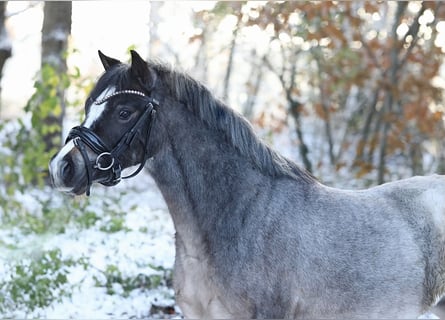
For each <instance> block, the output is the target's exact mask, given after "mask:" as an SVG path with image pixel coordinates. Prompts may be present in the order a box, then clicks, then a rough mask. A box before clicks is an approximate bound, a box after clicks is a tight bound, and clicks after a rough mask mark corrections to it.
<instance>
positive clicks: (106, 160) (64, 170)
mask: <svg viewBox="0 0 445 320" xmlns="http://www.w3.org/2000/svg"><path fill="white" fill-rule="evenodd" d="M75 132H76V130H74V133H75ZM81 136H82V135H81ZM86 141H90V140H88V138H87V139H86ZM120 171H121V170H120V164H119V163H118V161H117V160H116V159H115V158H114V157H113V156H112V155H111V154H110V153H109V152H107V151H104V150H103V149H102V151H101V152H100V153H99V154H97V153H96V150H93V149H92V148H91V147H90V146H89V143H88V142H85V138H83V139H82V138H81V137H79V136H69V138H68V139H67V142H66V144H65V146H64V147H63V148H62V149H61V150H60V151H59V153H58V154H56V155H55V156H54V157H53V159H52V160H51V161H50V164H49V172H50V178H51V181H52V183H53V186H54V187H55V188H56V189H58V190H60V191H62V192H66V193H69V194H73V195H80V194H83V193H86V195H89V194H90V188H91V185H92V184H93V182H99V183H102V184H104V185H106V186H112V185H115V184H117V183H118V182H119V181H120Z"/></svg>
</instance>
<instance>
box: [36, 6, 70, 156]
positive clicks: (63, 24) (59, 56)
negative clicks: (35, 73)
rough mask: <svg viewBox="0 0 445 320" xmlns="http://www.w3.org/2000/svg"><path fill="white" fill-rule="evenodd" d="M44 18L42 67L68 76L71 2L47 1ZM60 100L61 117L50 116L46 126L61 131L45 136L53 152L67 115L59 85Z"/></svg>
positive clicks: (62, 90) (63, 96)
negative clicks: (56, 127)
mask: <svg viewBox="0 0 445 320" xmlns="http://www.w3.org/2000/svg"><path fill="white" fill-rule="evenodd" d="M43 11H44V17H43V27H42V52H41V66H42V67H43V66H45V65H50V66H52V67H53V68H54V69H55V71H56V73H57V74H59V75H63V74H66V72H67V65H66V54H67V49H68V37H69V35H70V34H71V12H72V3H71V1H46V2H45V4H44V9H43ZM57 96H58V100H59V102H60V104H61V108H62V112H61V113H59V115H57V116H56V115H49V116H48V117H47V118H46V119H45V125H48V126H52V125H57V126H58V127H59V128H60V130H58V131H54V132H50V133H48V134H46V135H45V136H44V141H45V144H46V150H48V151H49V150H52V149H53V148H57V147H58V145H60V141H61V138H62V137H61V132H62V122H63V118H64V115H65V95H64V88H63V87H61V86H60V85H59V88H58V90H57Z"/></svg>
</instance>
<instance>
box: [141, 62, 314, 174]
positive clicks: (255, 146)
mask: <svg viewBox="0 0 445 320" xmlns="http://www.w3.org/2000/svg"><path fill="white" fill-rule="evenodd" d="M149 66H150V67H151V68H153V69H154V70H155V71H156V74H157V75H158V77H159V79H158V80H157V81H162V82H163V83H164V85H165V87H167V88H170V90H171V92H169V93H170V94H171V95H173V96H174V97H175V98H176V99H177V100H178V101H181V102H183V103H184V104H185V105H186V107H187V108H188V109H189V110H190V111H191V112H192V113H193V114H195V115H196V116H197V117H199V119H201V120H202V121H203V122H204V123H205V124H207V125H208V126H209V127H210V128H214V129H215V128H216V129H217V130H219V131H221V132H223V133H224V134H225V135H226V138H227V140H228V141H229V142H230V143H231V144H232V145H233V146H234V147H235V149H237V150H238V151H239V152H240V153H241V154H242V155H243V156H246V157H248V158H249V159H250V160H251V161H252V162H253V163H254V164H255V166H256V167H257V168H258V169H260V170H262V171H263V172H265V173H268V174H269V175H272V176H288V177H292V178H294V179H298V180H301V179H302V180H304V181H306V182H313V181H315V178H314V177H313V176H312V175H311V174H309V173H308V172H307V171H305V170H303V169H301V168H299V167H298V166H297V164H295V163H294V162H292V161H290V160H288V159H286V158H284V157H283V156H281V155H279V154H278V153H276V152H275V151H273V150H272V149H271V148H269V147H268V146H267V145H266V144H265V143H264V142H262V141H261V140H260V139H259V138H258V137H257V136H256V135H255V133H254V131H253V128H252V126H251V125H250V123H249V122H248V121H247V120H246V119H245V118H243V117H242V116H240V115H239V114H238V113H237V112H235V111H234V110H233V109H231V108H229V107H227V106H226V105H225V104H224V103H223V102H222V101H220V100H219V99H217V98H215V97H214V96H213V94H212V93H211V92H210V91H209V90H208V89H207V88H206V87H205V86H204V85H203V84H201V83H200V82H198V81H196V80H195V79H193V78H191V77H190V76H188V75H187V74H185V73H183V72H180V71H177V70H174V69H172V68H171V67H169V66H167V65H165V64H161V63H157V62H149Z"/></svg>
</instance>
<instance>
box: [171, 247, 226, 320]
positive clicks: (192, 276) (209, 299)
mask: <svg viewBox="0 0 445 320" xmlns="http://www.w3.org/2000/svg"><path fill="white" fill-rule="evenodd" d="M187 249H188V250H186V247H185V246H184V245H183V244H182V243H180V244H179V245H178V241H177V246H176V260H175V276H174V279H175V283H174V286H175V293H176V301H177V303H178V305H179V306H180V308H181V310H182V312H183V313H184V315H185V316H186V317H187V318H230V317H233V314H232V312H230V311H229V310H228V309H227V307H226V306H225V304H224V302H223V300H222V297H223V296H224V295H222V294H221V292H220V290H219V289H218V285H217V284H216V283H215V280H214V277H212V271H211V269H210V267H209V264H208V261H207V257H206V256H205V255H204V254H203V252H202V250H200V248H197V247H193V248H187Z"/></svg>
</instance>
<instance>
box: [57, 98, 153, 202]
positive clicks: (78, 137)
mask: <svg viewBox="0 0 445 320" xmlns="http://www.w3.org/2000/svg"><path fill="white" fill-rule="evenodd" d="M121 94H132V95H138V96H141V97H144V98H145V99H146V100H147V102H146V103H145V106H144V108H145V110H144V112H143V113H142V115H141V116H140V118H139V119H138V121H137V122H136V123H135V124H134V125H133V127H131V128H130V129H129V130H128V131H127V132H126V133H125V134H124V135H123V136H122V137H121V138H120V140H119V141H118V143H117V144H116V145H115V146H114V147H113V148H110V147H109V146H107V145H106V144H105V143H104V142H103V140H102V139H101V138H100V137H99V136H98V135H97V134H95V133H94V132H93V131H92V130H90V129H89V128H86V127H82V126H76V127H74V128H72V129H71V130H70V132H69V134H68V137H67V139H66V141H65V143H67V142H68V141H70V140H73V143H74V146H75V147H76V148H77V149H78V150H79V151H80V154H81V155H82V158H83V160H84V163H85V169H86V173H87V189H86V192H85V193H86V195H87V196H89V195H90V188H91V185H92V184H93V170H99V171H108V172H109V174H108V177H107V178H106V179H104V180H101V181H99V183H100V184H103V185H105V186H114V185H116V184H118V183H119V182H120V181H121V179H128V178H132V177H134V176H136V175H137V174H138V173H139V172H141V170H142V168H143V167H144V165H145V163H146V162H147V160H148V142H149V139H150V133H151V128H152V126H153V121H154V118H155V114H156V110H155V107H158V106H159V102H158V101H157V100H156V99H153V98H151V97H149V96H147V95H146V94H144V93H143V92H140V91H136V90H121V91H116V92H114V93H112V94H109V95H108V96H105V97H104V98H102V99H100V100H96V101H94V102H93V103H94V104H96V105H100V104H102V103H104V102H106V101H107V100H109V99H111V98H113V97H115V96H117V95H121ZM147 119H148V125H147V131H146V134H145V141H144V156H143V158H142V160H141V163H140V164H139V167H138V168H137V169H136V171H134V172H133V173H132V174H130V175H128V176H125V177H122V176H121V173H122V167H121V165H120V163H119V156H120V155H121V154H123V153H124V152H125V151H126V150H127V149H128V147H129V146H130V145H131V143H132V142H133V141H134V139H135V137H136V136H137V134H138V132H139V131H140V129H141V128H142V126H143V125H144V123H145V122H146V120H147ZM85 146H88V147H89V148H90V149H91V150H92V151H93V152H94V153H96V154H97V157H96V160H95V161H93V162H91V161H90V160H89V158H88V154H87V150H86V148H85Z"/></svg>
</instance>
